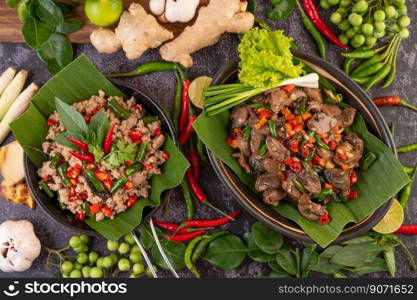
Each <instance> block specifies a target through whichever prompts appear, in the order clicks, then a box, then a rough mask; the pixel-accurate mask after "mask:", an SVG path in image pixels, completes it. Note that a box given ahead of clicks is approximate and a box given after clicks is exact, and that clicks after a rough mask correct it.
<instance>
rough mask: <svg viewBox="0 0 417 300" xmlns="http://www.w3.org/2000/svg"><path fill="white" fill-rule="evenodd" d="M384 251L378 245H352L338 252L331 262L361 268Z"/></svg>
mask: <svg viewBox="0 0 417 300" xmlns="http://www.w3.org/2000/svg"><path fill="white" fill-rule="evenodd" d="M382 250H383V248H382V247H381V246H379V245H376V244H370V243H364V244H350V245H347V246H345V247H343V249H341V250H340V251H338V252H337V253H336V254H335V255H334V256H333V257H332V258H331V259H330V262H332V263H335V264H340V265H344V266H352V267H361V266H363V265H365V263H366V262H367V261H370V260H373V258H374V257H375V256H376V255H377V254H378V253H380V252H381V251H382Z"/></svg>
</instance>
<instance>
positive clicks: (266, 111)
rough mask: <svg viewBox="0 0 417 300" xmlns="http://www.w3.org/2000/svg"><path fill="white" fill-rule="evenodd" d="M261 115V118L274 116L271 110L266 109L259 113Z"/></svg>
mask: <svg viewBox="0 0 417 300" xmlns="http://www.w3.org/2000/svg"><path fill="white" fill-rule="evenodd" d="M259 116H260V117H261V118H266V119H271V117H272V113H271V112H270V111H269V110H267V109H264V110H262V111H261V112H260V113H259Z"/></svg>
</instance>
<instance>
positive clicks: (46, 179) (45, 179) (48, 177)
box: [42, 175, 51, 181]
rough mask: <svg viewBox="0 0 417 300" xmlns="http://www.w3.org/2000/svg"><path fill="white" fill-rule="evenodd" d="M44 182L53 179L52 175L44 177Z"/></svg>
mask: <svg viewBox="0 0 417 300" xmlns="http://www.w3.org/2000/svg"><path fill="white" fill-rule="evenodd" d="M42 179H43V181H48V180H49V179H51V175H45V176H43V177H42Z"/></svg>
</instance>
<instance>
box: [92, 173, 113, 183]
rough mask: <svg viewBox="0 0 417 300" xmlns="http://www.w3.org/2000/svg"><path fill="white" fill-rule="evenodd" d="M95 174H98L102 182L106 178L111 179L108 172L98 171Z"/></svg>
mask: <svg viewBox="0 0 417 300" xmlns="http://www.w3.org/2000/svg"><path fill="white" fill-rule="evenodd" d="M95 175H96V177H97V179H98V180H100V181H101V182H103V181H106V180H110V175H109V174H107V173H106V172H103V171H96V172H95Z"/></svg>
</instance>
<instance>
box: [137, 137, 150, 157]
mask: <svg viewBox="0 0 417 300" xmlns="http://www.w3.org/2000/svg"><path fill="white" fill-rule="evenodd" d="M147 148H148V142H142V144H140V147H139V150H138V154H136V160H137V161H141V160H142V159H143V157H144V156H145V153H146V149H147Z"/></svg>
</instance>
